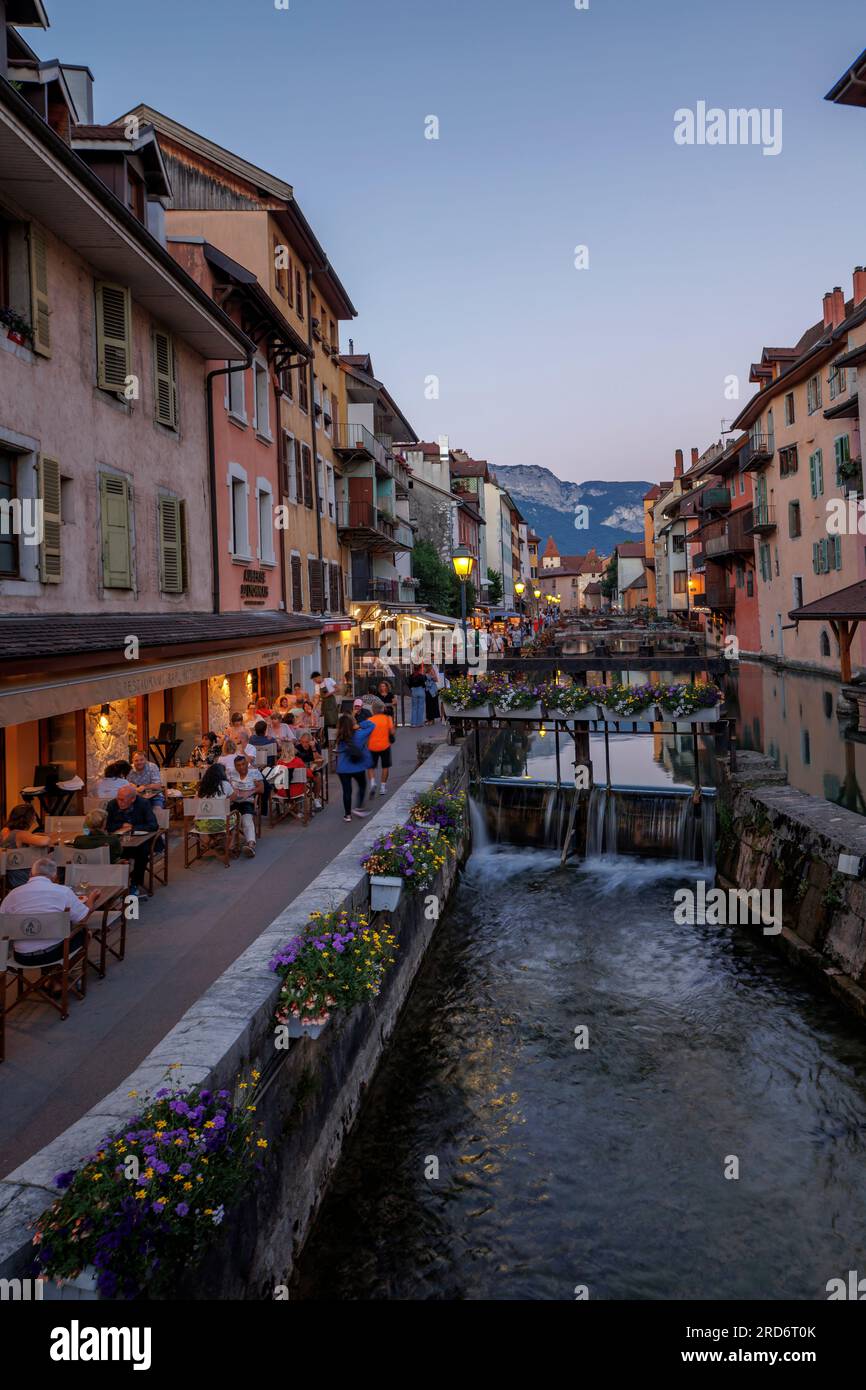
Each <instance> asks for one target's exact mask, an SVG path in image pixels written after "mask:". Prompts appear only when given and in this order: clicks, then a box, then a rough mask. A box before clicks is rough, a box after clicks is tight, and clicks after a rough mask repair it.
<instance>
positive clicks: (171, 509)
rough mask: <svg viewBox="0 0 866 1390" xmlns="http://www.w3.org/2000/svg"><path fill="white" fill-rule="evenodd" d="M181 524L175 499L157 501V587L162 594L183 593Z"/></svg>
mask: <svg viewBox="0 0 866 1390" xmlns="http://www.w3.org/2000/svg"><path fill="white" fill-rule="evenodd" d="M183 578H184V576H183V524H182V517H181V504H180V501H179V499H178V498H177V497H160V499H159V587H160V589H161V590H162V592H163V593H164V594H182V593H183Z"/></svg>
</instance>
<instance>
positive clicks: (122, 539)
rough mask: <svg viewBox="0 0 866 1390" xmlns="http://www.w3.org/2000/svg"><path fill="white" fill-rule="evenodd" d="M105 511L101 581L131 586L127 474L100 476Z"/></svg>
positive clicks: (110, 586)
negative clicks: (119, 476) (123, 476)
mask: <svg viewBox="0 0 866 1390" xmlns="http://www.w3.org/2000/svg"><path fill="white" fill-rule="evenodd" d="M99 494H100V510H101V515H102V583H103V585H104V586H105V588H106V589H131V588H132V539H131V536H130V525H129V504H130V489H129V483H128V482H127V480H126V478H116V477H114V476H112V475H111V474H109V473H103V474H102V476H101V477H100V480H99Z"/></svg>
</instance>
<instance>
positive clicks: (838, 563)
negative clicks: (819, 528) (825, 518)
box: [833, 536, 842, 570]
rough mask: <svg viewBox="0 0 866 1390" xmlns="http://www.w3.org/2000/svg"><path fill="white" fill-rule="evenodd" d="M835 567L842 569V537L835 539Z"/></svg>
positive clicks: (835, 537)
mask: <svg viewBox="0 0 866 1390" xmlns="http://www.w3.org/2000/svg"><path fill="white" fill-rule="evenodd" d="M833 567H834V569H837V570H840V569H841V568H842V537H841V536H834V537H833Z"/></svg>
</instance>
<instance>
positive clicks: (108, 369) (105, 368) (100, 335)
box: [96, 281, 132, 392]
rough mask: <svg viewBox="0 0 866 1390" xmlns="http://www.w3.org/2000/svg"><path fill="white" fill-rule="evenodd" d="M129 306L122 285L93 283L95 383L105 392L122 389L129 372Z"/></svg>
mask: <svg viewBox="0 0 866 1390" xmlns="http://www.w3.org/2000/svg"><path fill="white" fill-rule="evenodd" d="M131 318H132V305H131V301H130V297H129V290H128V289H126V288H125V287H124V286H123V285H110V284H108V283H106V282H105V281H100V282H99V283H98V284H97V286H96V354H97V378H96V379H97V383H98V385H99V386H101V387H102V388H103V390H105V391H118V392H119V391H122V390H123V389H124V386H125V384H126V378H127V377H128V376H129V375H130V362H131V360H132V344H131V332H130V321H131Z"/></svg>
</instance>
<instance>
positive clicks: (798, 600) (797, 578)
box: [791, 574, 803, 608]
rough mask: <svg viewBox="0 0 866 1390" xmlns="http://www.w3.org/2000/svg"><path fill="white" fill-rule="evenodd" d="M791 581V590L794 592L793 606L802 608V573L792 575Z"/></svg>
mask: <svg viewBox="0 0 866 1390" xmlns="http://www.w3.org/2000/svg"><path fill="white" fill-rule="evenodd" d="M791 583H792V587H793V592H794V607H795V608H802V607H803V577H802V575H800V574H795V575H794V577H793V579H792V581H791Z"/></svg>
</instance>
